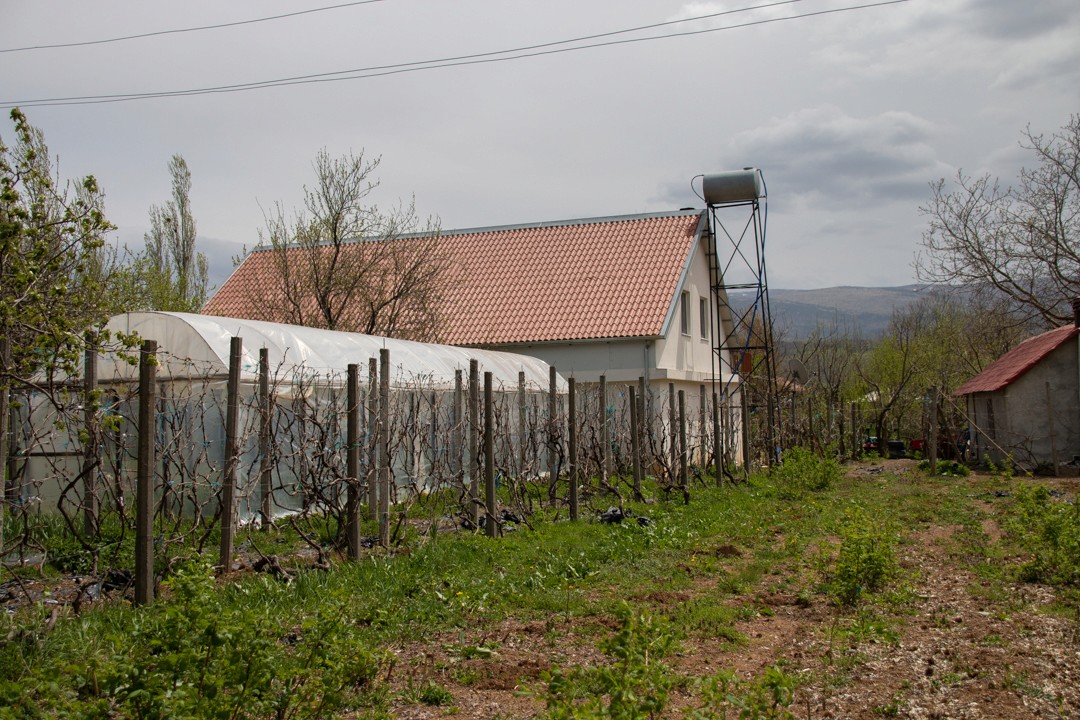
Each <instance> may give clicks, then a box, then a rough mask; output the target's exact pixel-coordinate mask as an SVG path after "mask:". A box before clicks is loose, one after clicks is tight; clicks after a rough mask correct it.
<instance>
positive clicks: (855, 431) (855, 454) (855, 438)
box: [851, 403, 859, 460]
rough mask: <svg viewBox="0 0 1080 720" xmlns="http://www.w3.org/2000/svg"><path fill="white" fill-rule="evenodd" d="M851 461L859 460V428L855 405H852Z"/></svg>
mask: <svg viewBox="0 0 1080 720" xmlns="http://www.w3.org/2000/svg"><path fill="white" fill-rule="evenodd" d="M851 459H852V460H858V459H859V426H858V425H857V424H856V418H855V403H851Z"/></svg>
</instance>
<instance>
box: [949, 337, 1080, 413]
mask: <svg viewBox="0 0 1080 720" xmlns="http://www.w3.org/2000/svg"><path fill="white" fill-rule="evenodd" d="M1077 334H1080V329H1078V328H1076V327H1075V326H1073V325H1066V326H1065V327H1059V328H1057V329H1055V330H1050V331H1048V332H1044V333H1043V334H1042V335H1036V336H1035V337H1033V338H1028V339H1027V340H1025V341H1024V342H1022V343H1020V344H1019V345H1017V346H1016V347H1014V348H1013V349H1012V350H1010V351H1009V352H1007V353H1005V354H1004V355H1002V356H1001V357H999V358H998V359H997V360H995V361H994V362H992V363H990V364H989V365H988V366H987V367H986V369H985V370H983V371H982V372H981V373H979V374H978V375H976V376H975V377H973V378H971V379H970V380H968V381H967V382H966V383H964V384H963V385H961V386H960V387H959V388H958V389H957V390H956V392H954V393H953V395H957V396H959V395H970V394H972V393H979V392H996V391H998V390H1001V389H1002V388H1003V387H1005V386H1007V385H1009V384H1010V383H1012V382H1013V381H1014V380H1016V379H1017V378H1019V377H1020V376H1021V375H1023V374H1024V373H1026V372H1027V371H1028V370H1030V369H1031V368H1033V367H1035V365H1037V364H1038V363H1039V362H1040V361H1041V360H1042V359H1043V358H1044V357H1046V356H1047V355H1049V354H1050V353H1052V352H1053V351H1054V350H1057V349H1058V348H1059V347H1061V346H1062V345H1064V344H1065V343H1066V342H1068V341H1069V340H1071V339H1073V338H1074V337H1076V336H1077Z"/></svg>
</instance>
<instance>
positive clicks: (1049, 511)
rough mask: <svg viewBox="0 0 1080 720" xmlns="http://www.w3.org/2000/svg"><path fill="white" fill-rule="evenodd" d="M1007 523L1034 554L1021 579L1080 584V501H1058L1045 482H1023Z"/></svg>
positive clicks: (1007, 527) (1017, 538)
mask: <svg viewBox="0 0 1080 720" xmlns="http://www.w3.org/2000/svg"><path fill="white" fill-rule="evenodd" d="M1005 526H1006V529H1007V530H1008V532H1009V534H1010V536H1011V537H1012V538H1013V539H1015V540H1016V541H1017V542H1018V543H1019V544H1020V545H1021V546H1022V547H1023V548H1024V549H1025V550H1026V551H1028V552H1029V553H1031V555H1032V557H1031V559H1030V560H1029V561H1027V562H1026V563H1024V564H1023V565H1022V566H1021V568H1020V577H1021V579H1023V580H1026V581H1028V582H1045V583H1049V584H1052V585H1069V586H1077V585H1080V504H1077V503H1076V502H1075V501H1074V502H1072V503H1067V502H1059V501H1055V500H1054V499H1053V497H1052V496H1051V495H1050V491H1049V490H1048V489H1047V488H1046V486H1045V485H1037V486H1034V487H1033V486H1030V485H1026V484H1021V485H1020V486H1019V487H1018V488H1017V490H1016V496H1015V499H1014V501H1013V504H1012V508H1011V516H1010V518H1009V520H1008V521H1007V522H1006V525H1005Z"/></svg>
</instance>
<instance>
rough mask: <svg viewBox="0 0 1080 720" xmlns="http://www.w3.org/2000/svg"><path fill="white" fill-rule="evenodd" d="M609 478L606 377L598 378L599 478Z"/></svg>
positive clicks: (605, 480)
mask: <svg viewBox="0 0 1080 720" xmlns="http://www.w3.org/2000/svg"><path fill="white" fill-rule="evenodd" d="M609 477H611V418H609V417H608V391H607V377H605V376H604V375H601V376H600V478H601V480H603V481H604V483H605V484H606V483H607V481H608V478H609Z"/></svg>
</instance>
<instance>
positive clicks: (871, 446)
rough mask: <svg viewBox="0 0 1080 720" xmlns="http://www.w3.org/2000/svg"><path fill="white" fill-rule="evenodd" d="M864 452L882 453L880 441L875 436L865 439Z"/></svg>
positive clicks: (868, 436)
mask: <svg viewBox="0 0 1080 720" xmlns="http://www.w3.org/2000/svg"><path fill="white" fill-rule="evenodd" d="M862 451H863V452H864V453H872V452H874V453H879V454H880V453H881V444H880V443H879V442H878V439H877V438H876V437H874V436H873V435H867V436H866V437H864V438H863V444H862Z"/></svg>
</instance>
